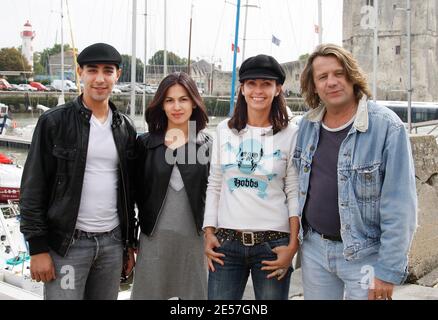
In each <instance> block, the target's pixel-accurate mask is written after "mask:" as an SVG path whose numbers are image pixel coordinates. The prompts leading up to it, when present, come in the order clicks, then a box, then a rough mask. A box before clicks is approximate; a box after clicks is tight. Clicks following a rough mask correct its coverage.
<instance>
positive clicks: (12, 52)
mask: <svg viewBox="0 0 438 320" xmlns="http://www.w3.org/2000/svg"><path fill="white" fill-rule="evenodd" d="M0 70H3V71H31V66H30V65H29V63H28V62H27V60H26V58H25V57H24V56H23V55H22V54H21V52H20V51H18V50H17V49H16V48H3V49H1V50H0Z"/></svg>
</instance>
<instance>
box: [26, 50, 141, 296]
mask: <svg viewBox="0 0 438 320" xmlns="http://www.w3.org/2000/svg"><path fill="white" fill-rule="evenodd" d="M77 61H78V64H79V67H78V73H79V75H80V77H81V80H82V82H83V84H84V90H83V91H84V92H83V94H82V95H81V96H79V97H77V98H76V99H74V100H73V101H71V102H68V103H66V104H65V105H61V106H58V107H55V108H53V109H51V110H50V111H47V112H46V113H44V114H43V115H42V116H41V117H40V118H39V120H38V124H37V126H36V128H35V132H34V135H33V138H32V144H31V148H30V151H29V155H28V158H27V161H26V164H25V167H24V172H23V178H22V182H21V199H20V210H21V216H22V220H21V231H22V233H23V234H24V236H25V238H26V240H27V241H28V242H29V250H30V255H31V267H30V268H31V274H32V278H33V279H35V280H36V281H43V282H44V283H45V286H44V287H45V290H44V291H45V294H44V296H45V299H48V300H51V299H63V300H66V299H117V296H118V290H119V282H120V275H121V272H122V269H123V271H124V272H125V273H129V272H130V271H131V270H132V268H133V265H134V254H133V249H132V247H133V245H134V241H135V240H134V238H135V237H134V224H135V218H134V210H133V206H132V201H131V198H132V194H131V193H132V191H131V181H132V170H133V165H132V162H133V160H134V158H135V139H136V130H135V126H134V125H133V123H132V121H131V120H130V119H129V118H128V117H127V116H125V115H123V114H121V113H120V112H119V111H117V109H116V107H115V106H114V104H113V103H112V102H111V101H110V100H109V97H110V95H111V92H112V89H113V87H114V85H115V83H116V82H117V80H118V79H119V77H120V74H121V70H120V63H121V56H120V54H119V53H118V52H117V50H116V49H115V48H113V47H112V46H110V45H108V44H104V43H97V44H93V45H91V46H89V47H87V48H85V49H84V50H83V51H82V52H81V54H80V55H79V56H78V58H77ZM124 257H125V258H126V259H124Z"/></svg>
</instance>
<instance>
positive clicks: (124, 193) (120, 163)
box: [113, 128, 129, 247]
mask: <svg viewBox="0 0 438 320" xmlns="http://www.w3.org/2000/svg"><path fill="white" fill-rule="evenodd" d="M115 129H116V128H113V137H114V138H115V140H118V137H117V134H115ZM114 142H115V143H116V149H117V155H118V157H119V169H120V176H121V178H122V188H123V197H124V199H125V201H124V203H125V219H126V239H125V246H126V247H128V244H129V214H128V205H127V202H128V199H127V197H126V195H127V193H126V185H125V178H124V177H123V168H122V159H121V157H120V150H119V148H118V145H120V144H117V142H116V141H114Z"/></svg>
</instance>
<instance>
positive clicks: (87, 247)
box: [44, 227, 123, 300]
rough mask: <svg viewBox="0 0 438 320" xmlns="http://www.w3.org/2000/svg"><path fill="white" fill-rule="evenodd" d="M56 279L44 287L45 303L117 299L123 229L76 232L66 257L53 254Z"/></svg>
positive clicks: (121, 259)
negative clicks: (48, 301) (46, 301)
mask: <svg viewBox="0 0 438 320" xmlns="http://www.w3.org/2000/svg"><path fill="white" fill-rule="evenodd" d="M50 255H51V257H52V259H53V263H54V264H55V272H56V279H55V280H52V281H51V282H48V283H46V284H45V285H44V299H45V300H116V299H117V296H118V292H119V284H120V275H121V272H122V267H123V246H122V235H121V230H120V227H117V228H115V229H114V230H112V231H110V232H106V233H89V232H83V231H79V232H77V233H76V235H75V237H74V240H73V243H72V245H71V246H70V249H69V252H68V254H67V256H65V257H61V256H59V255H58V254H57V253H55V252H54V251H52V250H51V251H50Z"/></svg>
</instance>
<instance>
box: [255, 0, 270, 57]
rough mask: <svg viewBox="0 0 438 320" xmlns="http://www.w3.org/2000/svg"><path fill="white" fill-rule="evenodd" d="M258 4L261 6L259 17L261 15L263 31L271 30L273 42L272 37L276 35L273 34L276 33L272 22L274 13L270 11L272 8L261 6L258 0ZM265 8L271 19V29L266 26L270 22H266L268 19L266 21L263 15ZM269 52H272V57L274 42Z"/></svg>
mask: <svg viewBox="0 0 438 320" xmlns="http://www.w3.org/2000/svg"><path fill="white" fill-rule="evenodd" d="M257 2H258V5H259V9H260V10H259V15H260V21H261V24H262V30H270V31H271V32H270V36H271V38H270V39H271V40H272V35H273V34H274V33H273V32H274V28H273V23H272V20H273V15H272V11H271V10H270V7H269V6H266V7H262V4H261V1H260V0H258V1H257ZM264 8H266V12H267V15H268V17H269V24H270V28H267V27H266V26H267V25H268V22H267V21H266V19H264V15H263V9H264ZM263 26H264V27H263ZM269 50H270V55H272V41H271V43H270V47H269Z"/></svg>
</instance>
